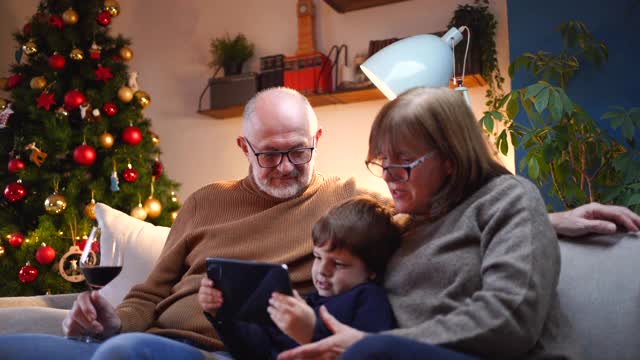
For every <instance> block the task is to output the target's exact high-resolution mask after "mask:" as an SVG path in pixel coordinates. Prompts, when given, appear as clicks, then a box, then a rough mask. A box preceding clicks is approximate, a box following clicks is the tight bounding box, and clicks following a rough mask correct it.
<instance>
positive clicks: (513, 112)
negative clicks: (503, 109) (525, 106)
mask: <svg viewBox="0 0 640 360" xmlns="http://www.w3.org/2000/svg"><path fill="white" fill-rule="evenodd" d="M519 111H520V105H519V103H518V98H517V97H515V96H512V97H511V99H510V100H509V102H508V103H507V117H509V119H515V118H516V116H518V112H519Z"/></svg>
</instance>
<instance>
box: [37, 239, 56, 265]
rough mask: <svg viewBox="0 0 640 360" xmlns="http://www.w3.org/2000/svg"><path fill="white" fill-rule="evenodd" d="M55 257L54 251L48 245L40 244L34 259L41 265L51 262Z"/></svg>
mask: <svg viewBox="0 0 640 360" xmlns="http://www.w3.org/2000/svg"><path fill="white" fill-rule="evenodd" d="M55 258H56V251H55V250H53V248H52V247H51V246H49V245H45V244H42V246H40V248H39V249H38V250H37V251H36V261H37V262H38V263H40V264H42V265H46V264H51V262H53V260H54V259H55Z"/></svg>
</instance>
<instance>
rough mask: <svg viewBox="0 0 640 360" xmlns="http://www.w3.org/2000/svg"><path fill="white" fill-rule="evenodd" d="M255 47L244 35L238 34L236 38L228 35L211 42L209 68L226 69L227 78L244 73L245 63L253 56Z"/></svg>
mask: <svg viewBox="0 0 640 360" xmlns="http://www.w3.org/2000/svg"><path fill="white" fill-rule="evenodd" d="M253 50H254V45H253V44H252V43H251V42H249V40H247V37H246V36H244V34H238V35H236V36H235V37H234V38H231V36H230V35H229V34H228V33H227V34H225V35H224V36H223V37H219V38H215V39H213V40H211V49H210V51H211V56H212V60H211V62H210V63H209V66H210V67H212V68H220V67H222V68H223V69H224V74H225V76H229V75H237V74H241V73H242V66H243V65H244V63H245V61H247V60H249V59H250V58H251V57H252V56H253Z"/></svg>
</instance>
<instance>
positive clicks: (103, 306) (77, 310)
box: [62, 291, 122, 338]
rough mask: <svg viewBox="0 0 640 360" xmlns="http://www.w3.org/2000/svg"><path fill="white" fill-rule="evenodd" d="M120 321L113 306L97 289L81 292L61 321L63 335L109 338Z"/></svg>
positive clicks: (118, 329) (116, 331)
mask: <svg viewBox="0 0 640 360" xmlns="http://www.w3.org/2000/svg"><path fill="white" fill-rule="evenodd" d="M121 326H122V322H121V321H120V318H119V317H118V315H117V314H116V312H115V310H114V308H113V306H111V304H110V303H109V302H108V301H107V299H105V298H104V297H103V296H102V295H100V293H99V292H97V291H91V292H83V293H82V294H80V295H79V296H78V298H77V299H76V301H74V302H73V306H72V307H71V310H69V312H68V313H67V316H66V317H65V318H64V320H63V321H62V332H63V333H64V335H65V336H87V335H89V336H100V337H102V338H109V337H111V336H113V335H115V334H117V333H118V332H119V331H120V328H121Z"/></svg>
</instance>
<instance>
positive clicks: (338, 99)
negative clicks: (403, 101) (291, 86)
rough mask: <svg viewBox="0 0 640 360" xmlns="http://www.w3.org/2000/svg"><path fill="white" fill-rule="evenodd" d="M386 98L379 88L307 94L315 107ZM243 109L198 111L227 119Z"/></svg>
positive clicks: (237, 114)
mask: <svg viewBox="0 0 640 360" xmlns="http://www.w3.org/2000/svg"><path fill="white" fill-rule="evenodd" d="M384 98H385V97H384V95H383V94H382V93H381V92H380V90H378V89H377V88H368V89H361V90H352V91H340V92H335V93H331V94H319V95H307V99H309V102H310V103H311V106H313V107H318V106H326V105H336V104H350V103H356V102H362V101H370V100H380V99H384ZM243 111H244V106H232V107H228V108H224V109H210V110H203V111H198V113H199V114H202V115H206V116H210V117H213V118H216V119H226V118H230V117H236V116H242V112H243Z"/></svg>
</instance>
